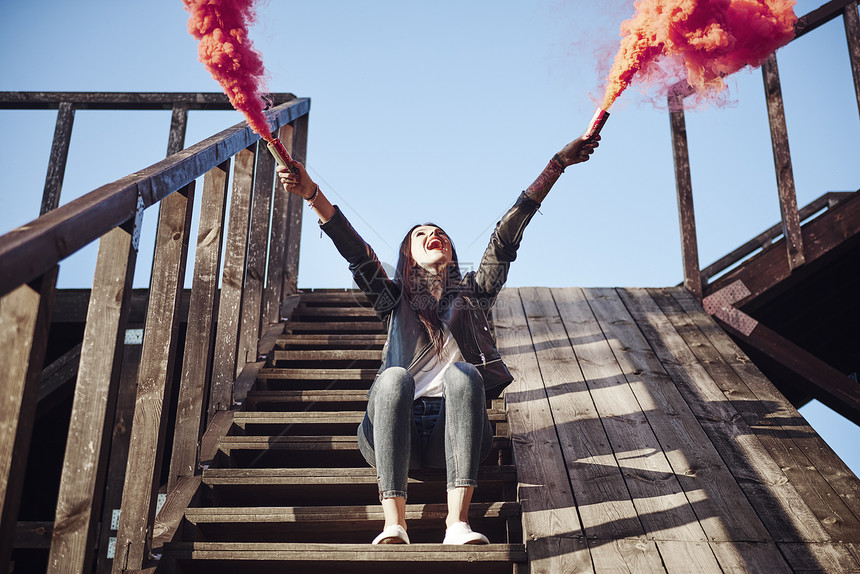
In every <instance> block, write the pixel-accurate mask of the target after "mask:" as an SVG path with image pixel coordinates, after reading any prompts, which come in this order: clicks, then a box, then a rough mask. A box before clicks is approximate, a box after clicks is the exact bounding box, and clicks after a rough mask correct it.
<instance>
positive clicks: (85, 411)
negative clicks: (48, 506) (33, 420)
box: [47, 210, 143, 574]
mask: <svg viewBox="0 0 860 574" xmlns="http://www.w3.org/2000/svg"><path fill="white" fill-rule="evenodd" d="M52 213H53V212H52ZM142 216H143V212H142V210H138V212H137V217H136V218H134V219H132V220H130V221H128V222H126V224H124V225H122V226H120V227H116V228H115V229H113V230H112V231H110V232H109V233H107V234H106V235H105V236H104V237H102V239H101V241H100V242H99V253H98V258H97V261H96V271H95V276H94V278H93V290H92V295H91V297H90V305H89V311H88V313H87V324H86V329H85V330H84V341H83V345H82V346H81V361H80V364H79V368H78V382H77V385H76V387H75V398H74V400H73V402H72V416H71V422H70V424H69V435H68V436H69V439H68V441H67V442H66V452H65V455H64V458H63V470H62V475H61V478H60V491H59V494H58V500H57V512H56V518H55V521H54V524H55V526H54V536H53V539H52V542H51V551H50V555H49V559H48V569H47V571H48V572H52V573H57V574H59V573H62V572H85V571H88V570H89V565H90V564H91V563H92V560H93V558H94V556H93V554H92V552H91V551H90V549H91V544H92V542H93V537H94V536H95V530H96V528H95V527H96V523H97V520H96V518H97V515H98V512H99V508H100V506H101V501H102V497H103V486H104V479H105V474H106V472H105V471H106V469H107V461H106V460H105V459H106V457H105V456H104V454H105V453H106V452H107V445H108V444H109V441H108V440H107V439H106V435H108V434H109V429H110V427H111V423H112V422H113V421H112V418H113V415H114V412H115V411H114V408H115V401H116V396H117V392H118V388H119V385H118V382H119V376H120V369H119V367H120V364H121V363H120V359H121V357H122V346H123V339H124V337H125V324H126V320H127V318H128V307H129V304H128V303H129V299H130V297H131V282H132V277H133V276H134V267H135V263H136V261H137V247H138V246H137V237H138V233H139V229H140V224H141V221H142Z"/></svg>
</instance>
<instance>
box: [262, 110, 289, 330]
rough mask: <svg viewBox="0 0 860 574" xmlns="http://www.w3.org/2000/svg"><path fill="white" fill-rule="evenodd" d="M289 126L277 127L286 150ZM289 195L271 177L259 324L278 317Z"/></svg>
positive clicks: (275, 320) (279, 316)
mask: <svg viewBox="0 0 860 574" xmlns="http://www.w3.org/2000/svg"><path fill="white" fill-rule="evenodd" d="M294 131H295V130H294V129H293V125H292V124H286V125H283V126H281V129H280V130H279V131H278V139H280V140H281V143H282V144H284V147H285V148H286V149H288V150H289V149H292V147H293V133H294ZM292 196H293V194H292V193H288V192H287V191H286V190H285V189H284V187H283V186H282V185H281V182H280V180H278V179H277V178H276V179H275V192H274V194H273V195H272V232H271V239H270V241H269V264H268V267H267V269H266V288H265V290H264V291H263V323H264V325H265V324H266V323H276V322H277V321H279V320H280V319H281V300H282V299H283V290H284V265H285V263H286V260H285V259H286V254H287V241H289V236H290V229H289V222H288V217H289V213H290V202H291V198H292Z"/></svg>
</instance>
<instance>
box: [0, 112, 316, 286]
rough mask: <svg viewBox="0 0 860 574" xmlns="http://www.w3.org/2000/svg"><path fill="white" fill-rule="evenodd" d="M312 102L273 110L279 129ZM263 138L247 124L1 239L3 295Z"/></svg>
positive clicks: (50, 213)
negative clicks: (140, 203)
mask: <svg viewBox="0 0 860 574" xmlns="http://www.w3.org/2000/svg"><path fill="white" fill-rule="evenodd" d="M308 107H309V102H308V100H295V101H292V102H287V103H286V104H283V105H282V106H279V107H278V108H274V109H272V110H270V111H269V112H268V113H269V121H270V122H271V123H273V124H275V125H280V124H281V123H283V122H286V121H292V119H295V117H298V115H299V114H300V113H307V110H308ZM258 139H259V137H258V136H257V134H255V133H254V132H253V131H252V130H251V128H249V127H248V125H247V124H246V123H245V122H244V121H243V122H242V123H240V124H237V125H236V126H234V127H232V128H229V129H227V130H224V131H223V132H221V133H220V134H216V135H214V136H212V137H211V138H208V139H206V140H203V141H202V142H200V143H198V144H195V145H193V146H191V147H189V148H187V149H185V150H182V151H181V152H180V153H177V154H174V155H172V156H170V157H169V158H167V159H164V160H161V161H160V162H158V163H156V164H153V165H152V166H150V167H148V168H146V169H143V170H141V171H138V172H135V173H134V174H130V175H128V176H126V177H124V178H122V179H119V180H117V181H115V182H113V183H109V184H107V185H104V186H102V187H99V188H98V189H95V190H93V191H91V192H89V193H87V194H86V195H84V196H82V197H79V198H77V199H75V200H73V201H70V202H69V203H66V204H64V205H62V206H60V207H58V208H57V209H55V210H54V211H51V212H49V213H47V214H45V215H43V216H42V217H40V218H39V219H37V220H34V221H31V222H30V223H28V224H26V225H23V226H21V227H18V228H16V229H14V230H12V231H10V232H9V233H7V234H5V235H4V236H2V237H0V295H5V294H6V293H8V292H9V291H11V290H12V289H14V288H15V287H17V286H18V285H21V284H22V283H25V282H27V281H31V280H33V279H34V278H36V277H38V276H40V275H41V274H43V273H45V272H46V271H47V270H48V269H50V268H51V267H53V266H54V265H56V264H57V263H58V262H59V261H61V260H62V259H64V258H65V257H68V256H69V255H71V254H72V253H75V252H76V251H78V250H79V249H81V248H82V247H84V246H86V245H89V244H90V243H91V242H92V241H94V240H95V239H98V238H99V237H101V236H102V235H104V234H105V233H107V232H108V231H110V230H111V229H113V228H114V227H116V226H118V225H121V224H122V223H123V222H125V221H128V220H129V219H132V218H134V217H135V214H136V212H137V209H138V199H140V200H141V201H142V203H143V208H146V207H149V206H151V205H154V204H156V203H158V202H159V201H161V200H162V199H164V198H165V197H166V196H168V195H169V194H170V193H172V192H174V191H175V190H177V189H179V188H181V187H183V186H185V185H188V184H189V183H190V182H192V181H194V180H195V179H197V178H198V177H201V176H202V175H203V174H205V173H206V172H207V171H208V170H210V169H211V168H213V167H215V166H216V165H219V164H221V163H223V162H224V161H227V160H228V159H230V158H231V157H232V156H233V155H235V154H236V153H237V152H238V151H239V150H241V149H243V148H245V147H247V146H248V145H251V144H253V143H254V142H256V141H257V140H258Z"/></svg>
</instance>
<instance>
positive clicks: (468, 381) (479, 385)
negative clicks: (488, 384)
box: [445, 361, 484, 398]
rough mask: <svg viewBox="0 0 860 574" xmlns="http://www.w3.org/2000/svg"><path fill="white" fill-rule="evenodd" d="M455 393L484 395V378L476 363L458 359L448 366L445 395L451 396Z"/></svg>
mask: <svg viewBox="0 0 860 574" xmlns="http://www.w3.org/2000/svg"><path fill="white" fill-rule="evenodd" d="M455 394H457V395H481V396H483V394H484V379H483V378H482V377H481V373H480V372H479V371H478V369H477V368H476V367H475V366H474V365H472V364H470V363H466V362H463V361H457V362H456V363H453V364H452V365H451V366H450V367H448V372H447V373H445V396H446V398H451V397H453V396H454V395H455Z"/></svg>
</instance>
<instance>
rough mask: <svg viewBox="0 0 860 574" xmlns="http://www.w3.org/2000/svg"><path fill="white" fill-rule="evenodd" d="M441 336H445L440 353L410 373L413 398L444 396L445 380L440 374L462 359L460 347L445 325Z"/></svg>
mask: <svg viewBox="0 0 860 574" xmlns="http://www.w3.org/2000/svg"><path fill="white" fill-rule="evenodd" d="M442 336H443V337H444V338H445V343H444V345H443V346H442V354H441V355H438V356H435V357H433V358H432V359H430V361H428V362H427V364H426V365H425V366H424V368H423V370H421V371H418V372H417V373H413V374H412V375H413V377H414V378H415V397H414V398H415V399H417V398H420V397H442V396H444V393H445V380H444V379H443V377H442V374H443V373H444V371H445V369H447V368H448V367H449V366H451V365H453V364H454V363H455V362H457V361H462V360H464V359H463V353H461V352H460V347H459V346H458V345H457V341H456V340H455V339H454V336H453V335H452V334H451V330H450V329H448V328H447V327H446V328H445V330H444V331H443V332H442Z"/></svg>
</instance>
